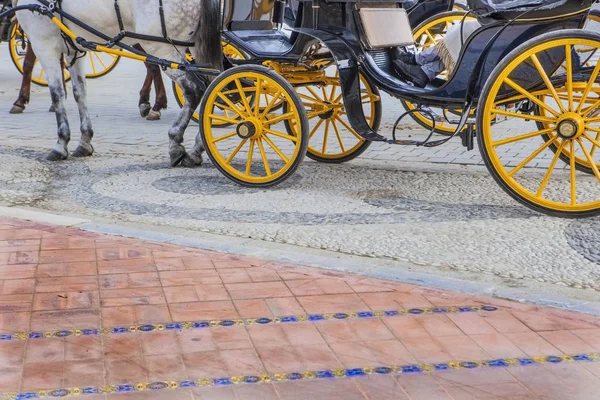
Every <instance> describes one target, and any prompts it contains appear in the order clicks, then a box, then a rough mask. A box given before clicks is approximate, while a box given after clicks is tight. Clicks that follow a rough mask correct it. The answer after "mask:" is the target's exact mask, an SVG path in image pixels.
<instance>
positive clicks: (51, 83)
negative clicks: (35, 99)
mask: <svg viewBox="0 0 600 400" xmlns="http://www.w3.org/2000/svg"><path fill="white" fill-rule="evenodd" d="M52 55H54V57H53V58H51V54H50V53H48V54H44V56H43V57H44V58H43V59H42V57H40V61H42V60H43V61H44V63H43V66H44V70H45V72H46V75H47V76H48V88H49V89H50V98H51V99H52V106H53V107H54V110H55V111H54V113H55V114H56V124H57V127H58V129H57V134H58V140H57V142H56V145H55V146H54V149H53V150H52V151H51V152H50V154H48V157H47V160H49V161H59V160H65V159H66V158H67V157H68V156H69V151H68V149H67V146H68V144H69V141H70V140H71V129H70V128H69V121H68V120H67V110H66V109H65V97H66V91H65V86H64V81H63V79H62V77H63V75H62V55H61V54H52ZM38 56H41V54H38Z"/></svg>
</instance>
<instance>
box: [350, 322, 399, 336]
mask: <svg viewBox="0 0 600 400" xmlns="http://www.w3.org/2000/svg"><path fill="white" fill-rule="evenodd" d="M348 325H350V327H351V328H352V329H353V330H354V332H356V335H357V336H358V339H359V340H361V341H372V340H389V339H394V335H393V334H392V332H391V331H390V330H389V329H388V328H387V327H386V326H385V324H384V323H383V322H382V321H381V320H380V319H379V318H367V319H350V320H348Z"/></svg>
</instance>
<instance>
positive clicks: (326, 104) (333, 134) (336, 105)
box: [286, 67, 381, 163]
mask: <svg viewBox="0 0 600 400" xmlns="http://www.w3.org/2000/svg"><path fill="white" fill-rule="evenodd" d="M326 74H327V77H326V81H327V84H326V85H315V84H309V85H303V86H297V87H296V91H297V92H298V94H299V95H300V98H301V99H302V102H303V103H304V106H305V107H306V111H307V115H308V120H309V121H310V123H311V128H310V134H309V144H308V153H307V156H308V157H309V158H312V159H313V160H315V161H319V162H325V163H342V162H345V161H350V160H352V159H354V158H356V157H358V156H359V155H361V154H362V153H363V152H364V151H365V150H366V149H367V148H368V147H369V146H370V145H371V142H369V141H367V140H365V139H363V138H362V137H361V136H359V134H358V133H356V131H355V130H354V129H352V127H351V126H350V122H349V121H348V116H347V115H346V109H345V108H344V103H343V97H342V91H341V87H340V79H339V75H338V71H337V68H336V67H330V68H328V69H327V70H326ZM360 92H361V102H362V104H363V112H364V113H365V117H366V119H367V123H368V124H369V126H370V127H371V128H372V129H373V130H374V131H377V130H378V129H379V124H380V123H381V96H380V94H379V90H378V89H377V87H375V86H374V85H373V84H371V82H370V81H369V80H368V79H367V78H366V77H365V76H364V75H363V74H360ZM286 128H287V129H288V131H290V132H291V131H292V130H293V129H294V127H292V126H290V125H289V124H288V123H286Z"/></svg>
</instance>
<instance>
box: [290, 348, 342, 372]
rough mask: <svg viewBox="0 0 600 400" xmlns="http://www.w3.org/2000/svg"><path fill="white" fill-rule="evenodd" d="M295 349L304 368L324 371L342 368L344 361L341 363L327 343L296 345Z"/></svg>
mask: <svg viewBox="0 0 600 400" xmlns="http://www.w3.org/2000/svg"><path fill="white" fill-rule="evenodd" d="M295 350H296V355H297V356H298V358H299V359H300V362H301V363H302V365H303V366H304V370H308V371H322V370H326V369H337V368H342V363H340V361H339V360H338V359H337V357H336V355H335V353H334V352H333V350H331V349H330V348H329V346H327V345H326V344H315V345H309V346H296V347H295Z"/></svg>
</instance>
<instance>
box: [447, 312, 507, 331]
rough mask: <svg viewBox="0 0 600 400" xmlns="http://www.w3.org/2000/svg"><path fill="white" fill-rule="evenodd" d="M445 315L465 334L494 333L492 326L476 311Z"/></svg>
mask: <svg viewBox="0 0 600 400" xmlns="http://www.w3.org/2000/svg"><path fill="white" fill-rule="evenodd" d="M447 317H448V318H449V319H450V320H451V321H452V322H454V324H455V325H456V326H458V328H459V329H460V330H462V331H463V332H464V333H466V334H467V335H481V334H486V333H496V330H495V329H494V327H493V326H491V325H490V324H488V323H487V322H486V320H485V318H483V317H481V315H479V314H477V313H462V314H448V315H447Z"/></svg>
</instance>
